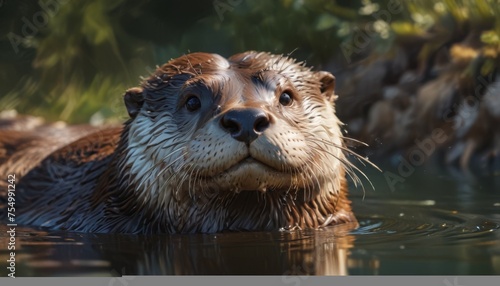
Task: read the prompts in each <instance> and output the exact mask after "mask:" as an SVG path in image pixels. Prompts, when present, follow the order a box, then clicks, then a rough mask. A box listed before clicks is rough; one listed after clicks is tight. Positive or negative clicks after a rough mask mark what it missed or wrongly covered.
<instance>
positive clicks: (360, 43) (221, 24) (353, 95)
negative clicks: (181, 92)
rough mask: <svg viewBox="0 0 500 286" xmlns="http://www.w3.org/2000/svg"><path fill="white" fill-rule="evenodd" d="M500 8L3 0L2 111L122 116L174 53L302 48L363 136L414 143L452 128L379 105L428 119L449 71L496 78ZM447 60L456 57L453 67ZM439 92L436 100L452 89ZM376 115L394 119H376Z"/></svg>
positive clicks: (449, 2)
mask: <svg viewBox="0 0 500 286" xmlns="http://www.w3.org/2000/svg"><path fill="white" fill-rule="evenodd" d="M499 7H500V3H499V1H498V0H483V1H472V0H439V1H430V0H428V1H427V0H420V1H418V0H413V1H410V0H409V1H399V0H380V1H375V0H280V1H267V0H253V1H249V0H248V1H245V0H210V1H194V0H183V1H174V0H171V1H160V0H157V1H156V0H150V1H132V0H110V1H99V0H87V1H83V0H76V1H68V0H40V1H35V0H33V1H28V0H0V83H1V84H0V111H1V110H9V109H16V110H17V111H18V112H19V113H23V114H32V115H38V116H42V117H44V118H46V119H47V120H50V121H53V120H64V121H68V122H70V123H84V122H92V123H100V122H120V121H123V119H124V118H126V112H125V109H124V106H123V103H122V98H121V95H122V94H123V92H124V91H125V89H127V88H129V87H132V86H137V85H138V84H139V82H140V76H148V75H149V74H150V73H151V72H152V71H153V70H154V69H155V67H156V65H161V64H162V63H164V62H166V61H168V60H169V59H170V58H175V57H178V56H180V55H182V54H184V53H189V52H195V51H204V52H214V53H219V54H221V55H223V56H230V55H232V54H234V53H238V52H242V51H246V50H263V51H269V52H273V53H285V54H288V53H292V52H293V53H292V56H293V57H295V58H297V59H299V60H301V61H306V62H307V64H308V65H311V66H314V68H315V69H323V70H329V71H331V72H332V73H333V74H335V75H336V76H337V79H338V86H339V87H338V93H339V94H340V96H341V97H340V100H339V102H338V107H337V110H338V114H339V116H340V117H341V119H342V120H343V121H344V122H346V123H347V126H346V129H347V130H348V131H349V132H351V135H352V136H353V137H357V138H361V139H363V140H365V141H367V142H369V143H370V144H372V146H377V144H379V143H377V142H379V141H380V140H382V141H384V140H385V142H393V143H394V142H398V143H397V144H396V143H394V144H393V145H394V146H392V145H391V144H386V146H384V147H386V148H385V149H391V148H392V149H394V148H404V146H409V145H408V142H411V141H412V140H414V138H416V136H417V137H418V136H423V135H422V134H426V132H427V133H428V132H430V130H431V129H432V128H436V126H441V125H440V124H438V123H436V122H434V123H430V124H427V123H426V125H425V126H427V127H425V128H423V129H422V128H420V127H419V126H417V127H415V126H413V127H415V128H414V129H415V130H423V131H422V132H420V133H418V132H417V133H415V134H412V135H408V134H406V135H404V136H405V138H404V139H401V138H399V137H398V136H396V135H394V134H395V133H398V130H399V129H408V126H410V127H411V124H410V125H401V124H400V125H399V126H396V125H397V123H398V122H401V120H399V119H398V117H397V115H401V114H403V113H404V112H403V113H401V114H399V113H398V114H392V117H391V118H392V119H390V120H389V119H387V120H386V119H384V116H383V115H384V114H390V112H389V113H387V112H385V111H384V110H385V109H384V106H383V105H381V104H378V105H377V103H380V102H382V103H384V102H385V103H386V105H387V106H386V108H389V109H392V112H393V113H394V112H395V111H394V110H399V111H405V112H406V113H404V114H406V115H405V116H409V115H408V114H412V115H411V116H413V117H411V120H410V121H412V120H413V121H416V120H418V116H417V115H415V114H414V113H415V112H418V113H419V114H427V113H426V112H428V110H423V109H422V108H420V109H418V108H416V109H415V108H408V106H414V105H415V106H417V107H418V106H421V104H420V105H419V104H414V103H418V102H419V100H418V98H419V96H418V94H419V92H420V90H419V88H420V87H422V86H425V84H426V83H429V82H431V81H433V80H435V79H436V78H440V77H441V76H443V74H445V73H449V72H451V70H457V69H458V70H459V72H458V77H459V78H460V79H461V80H462V79H464V76H465V77H467V76H468V77H469V81H470V82H472V83H471V84H472V88H473V87H474V86H473V84H474V83H476V84H477V80H476V78H477V75H482V76H484V77H485V78H488V79H489V80H490V81H489V82H488V83H491V82H493V81H494V80H495V76H496V74H497V73H498V70H497V67H498V65H499V60H498V59H499V57H498V53H499V49H500V19H499V15H500V10H499V9H500V8H499ZM457 43H458V44H459V45H458V46H457ZM443 50H444V52H443ZM443 54H444V56H443ZM457 62H459V63H460V64H459V65H457V64H456V63H457ZM446 63H455V65H454V66H448V69H447V70H446V72H445V71H444V70H445V69H443V67H444V66H446ZM408 71H411V73H410V72H408ZM412 76H413V79H414V80H413V81H411V80H409V81H408V78H412ZM442 80H444V79H442ZM444 81H446V80H444ZM408 82H410V83H412V82H413V83H416V86H415V85H413V87H411V86H410V87H408V88H406V89H405V90H404V92H405V93H407V96H406V97H401V96H400V94H396V95H394V94H392V95H391V94H389V95H387V94H386V93H387V88H388V87H393V86H398V87H400V86H405V85H404V84H407V83H408ZM448 82H452V81H448ZM465 82H468V81H467V80H465ZM467 88H469V89H470V88H471V86H468V87H467V86H465V87H463V86H461V87H459V88H458V89H456V90H455V91H454V92H452V95H450V97H449V98H445V99H443V100H441V101H433V100H432V99H429V100H427V101H426V102H431V104H430V105H431V106H435V105H437V106H438V108H441V109H442V105H443V104H445V105H446V104H447V105H448V107H453V106H454V105H453V104H457V103H460V100H463V99H464V98H465V96H464V95H463V94H462V98H460V96H457V95H456V94H457V90H458V91H463V90H465V91H464V92H466V90H467ZM430 89H431V90H435V91H434V92H435V93H436V96H434V98H440V97H439V96H438V95H439V94H441V93H443V92H442V91H440V90H438V89H436V88H433V87H432V86H431V88H430ZM484 93H485V92H482V94H484ZM458 94H460V92H458ZM388 96H389V97H390V101H387V99H388ZM498 97H499V96H496V100H498ZM401 98H402V100H401ZM395 99H398V100H395ZM446 100H447V101H446ZM386 101H387V102H386ZM443 102H444V103H443ZM498 109H499V110H500V107H498ZM377 112H378V113H377ZM499 113H500V112H499ZM455 114H456V112H455V111H454V114H452V116H454V115H455ZM439 116H441V115H439ZM439 116H435V117H439ZM374 117H375V118H377V119H380V118H382V119H380V120H379V121H380V122H379V121H376V120H375V121H376V122H378V123H377V124H378V125H377V124H375V123H372V125H373V124H375V125H377V126H375V127H374V126H370V122H373V118H374ZM384 120H385V121H384ZM388 120H389V121H390V122H389V121H388ZM391 120H392V121H391ZM438 121H439V120H438ZM441 121H442V120H441ZM388 122H389V123H388ZM445 123H446V122H443V124H445ZM390 124H392V125H390ZM398 128H399V129H398ZM419 128H420V129H419ZM379 129H382V130H379ZM386 129H388V130H392V133H391V132H389V133H390V134H388V132H387V130H386ZM455 131H456V130H455ZM455 131H454V132H455ZM400 133H401V132H400ZM453 136H455V135H453ZM498 137H499V138H500V135H499V136H498ZM454 138H455V139H457V137H454ZM377 140H378V141H377ZM464 140H465V139H464ZM492 140H493V139H492ZM499 140H500V139H499ZM490 141H491V140H490ZM493 141H494V140H493ZM405 142H406V143H405ZM495 142H496V141H495ZM499 142H500V141H499ZM405 144H406V145H405ZM495 144H496V143H495ZM379 145H380V144H379ZM498 145H500V143H498ZM498 145H495V146H497V147H498ZM387 146H389V147H387ZM495 148H496V147H495ZM495 148H493V149H491V148H490V151H495V150H496V149H495ZM498 148H500V147H498ZM382 149H383V148H382ZM457 152H458V151H457Z"/></svg>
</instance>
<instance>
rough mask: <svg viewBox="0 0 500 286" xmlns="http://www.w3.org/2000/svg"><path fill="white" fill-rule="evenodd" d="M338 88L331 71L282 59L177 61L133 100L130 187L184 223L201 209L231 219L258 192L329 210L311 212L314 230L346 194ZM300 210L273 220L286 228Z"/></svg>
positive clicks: (197, 56) (129, 98)
mask: <svg viewBox="0 0 500 286" xmlns="http://www.w3.org/2000/svg"><path fill="white" fill-rule="evenodd" d="M334 87H335V78H334V77H333V76H332V75H331V74H330V73H328V72H314V71H311V70H310V68H307V67H305V66H303V65H302V64H301V63H297V62H295V60H293V59H290V58H288V57H284V56H280V55H272V54H268V53H257V52H246V53H242V54H237V55H234V56H232V57H230V58H229V59H225V58H223V57H221V56H219V55H216V54H207V53H193V54H188V55H184V56H181V57H179V58H177V59H173V60H171V61H169V62H168V63H166V64H165V65H163V66H162V67H160V68H158V69H157V70H156V72H155V73H154V74H153V75H152V76H151V77H150V78H148V79H147V80H145V81H144V83H143V84H142V86H141V87H140V88H133V89H130V90H128V91H127V93H126V94H125V103H126V106H127V110H128V113H129V115H130V117H131V120H130V121H129V122H128V123H127V126H126V130H127V135H126V141H127V143H126V144H127V146H126V148H125V150H124V151H123V152H125V153H126V156H124V157H123V158H124V159H123V160H122V162H121V169H122V171H123V172H124V175H126V176H125V177H126V178H128V181H127V182H125V184H127V185H128V186H129V187H130V188H133V189H134V195H137V196H139V197H140V201H141V202H142V203H143V204H145V205H149V206H154V207H153V209H154V210H155V211H164V212H167V213H168V214H167V216H169V215H170V216H177V219H179V217H182V214H181V213H182V212H188V213H189V212H191V213H193V212H196V211H195V210H193V209H196V210H200V209H207V208H210V207H212V208H219V209H224V208H226V207H227V208H226V209H225V210H221V211H222V213H218V214H216V215H215V216H216V220H224V219H223V218H222V217H225V218H227V217H228V216H231V215H230V214H228V213H230V212H234V211H229V210H228V209H229V208H230V205H231V204H232V201H234V200H235V198H236V197H237V196H238V195H240V194H243V193H248V192H253V193H257V194H258V195H255V196H262V197H265V198H267V199H264V201H265V200H273V198H275V199H276V200H281V203H283V202H286V203H285V204H292V205H297V206H298V205H300V204H316V207H317V208H324V209H326V210H322V211H321V214H315V215H311V214H308V217H309V219H311V217H316V219H311V220H315V222H313V223H309V224H312V225H310V226H317V225H319V224H322V223H325V222H326V221H327V216H328V215H332V214H333V213H334V212H336V211H338V210H334V209H328V208H329V207H328V206H331V207H330V208H334V207H336V203H337V202H338V200H339V193H340V192H341V191H342V192H345V190H343V188H345V185H344V183H345V174H344V169H343V163H344V160H345V157H344V154H343V152H342V148H343V142H342V136H341V132H340V129H339V123H340V122H339V121H338V119H337V117H336V116H335V113H334V108H333V102H334V99H335V97H336V96H335V95H334ZM343 196H345V194H344V195H343ZM319 198H321V202H319V201H320V199H319ZM299 201H300V203H299ZM323 201H325V202H323ZM215 202H217V203H215ZM322 202H323V203H322ZM268 203H269V202H268ZM210 204H213V205H212V206H210ZM215 204H216V205H215ZM263 204H265V203H264V202H263ZM273 204H279V203H278V202H277V201H274V202H271V205H273ZM322 204H324V206H323V205H322ZM327 205H328V206H327ZM253 207H254V208H255V209H257V210H258V209H261V208H260V207H259V206H253ZM308 207H311V206H308ZM241 208H242V209H243V208H250V207H247V206H242V207H241ZM275 208H277V207H275ZM347 208H348V203H347ZM236 209H237V208H236ZM261 210H262V209H261ZM349 210H350V208H348V209H347V212H349ZM224 211H225V214H224ZM235 211H236V212H237V210H235ZM278 211H279V210H278ZM207 212H208V211H205V214H207ZM262 212H263V210H262ZM298 212H300V211H296V212H295V214H288V215H285V214H269V216H274V217H276V219H277V220H279V221H280V222H283V221H284V222H285V223H288V222H290V219H288V218H287V216H294V215H295V216H296V215H297V213H298ZM316 212H319V211H318V210H316ZM233 217H237V215H235V214H234V213H233ZM184 220H186V219H185V218H184ZM299 220H300V219H299ZM307 220H308V219H306V223H302V224H305V225H309V224H308V223H307ZM303 222H304V221H303ZM214 223H215V222H214ZM293 223H294V222H292V224H293ZM221 224H222V223H221ZM223 224H225V225H226V226H227V225H228V224H230V222H228V221H227V220H226V221H225V222H224V223H223ZM295 224H297V222H296V221H295ZM298 224H301V223H298Z"/></svg>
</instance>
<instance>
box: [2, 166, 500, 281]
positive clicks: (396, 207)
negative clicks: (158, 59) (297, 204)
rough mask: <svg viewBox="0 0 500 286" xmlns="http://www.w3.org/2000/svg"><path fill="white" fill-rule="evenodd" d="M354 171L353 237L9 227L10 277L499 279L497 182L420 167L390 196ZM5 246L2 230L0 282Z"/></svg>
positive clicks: (336, 230)
mask: <svg viewBox="0 0 500 286" xmlns="http://www.w3.org/2000/svg"><path fill="white" fill-rule="evenodd" d="M383 169H384V170H385V171H390V172H393V173H395V174H397V169H396V168H393V167H388V166H385V167H383ZM364 170H366V171H367V175H368V176H369V177H370V178H371V180H372V182H373V184H374V186H375V191H373V190H371V189H370V188H369V184H368V183H365V188H366V191H365V192H363V191H362V190H361V189H359V188H358V189H353V190H352V191H351V199H352V200H353V207H354V210H355V213H356V215H357V217H358V219H359V227H358V228H355V226H354V225H341V226H334V227H329V228H326V229H322V230H318V231H313V230H304V231H293V232H279V231H275V232H247V233H220V234H210V235H208V234H204V235H202V234H200V235H153V236H139V235H114V234H106V235H103V234H98V235H97V234H82V233H70V232H46V231H41V230H37V229H31V228H20V227H18V228H17V233H16V234H17V240H16V248H17V249H16V263H17V264H16V275H17V276H118V275H123V274H126V275H140V274H142V275H153V274H154V275H164V274H233V275H238V274H250V275H251V274H261V275H267V274H272V275H282V278H281V279H282V281H283V282H284V283H292V284H293V283H294V281H295V280H294V279H297V278H296V277H292V276H291V275H293V274H316V275H346V274H350V275H356V274H363V275H366V274H390V275H393V274H394V275H400V274H441V275H460V274H497V275H498V274H500V176H499V175H498V174H487V175H477V174H475V175H474V174H466V173H463V172H456V171H453V170H444V169H441V168H439V167H437V166H435V165H431V166H421V167H419V168H418V169H417V170H415V172H414V173H413V174H411V175H410V176H408V177H406V178H404V182H398V183H397V184H395V186H394V187H395V188H394V189H393V190H392V189H391V188H390V187H389V186H388V184H387V182H386V179H385V177H384V173H380V172H377V171H374V170H370V169H369V168H365V169H364ZM385 174H387V173H385ZM7 239H8V237H7V233H6V229H5V227H4V226H2V229H1V230H0V246H1V250H0V261H2V267H0V275H1V276H6V275H7V272H6V270H5V269H6V268H5V267H4V266H3V264H4V263H5V262H4V261H6V260H7V259H8V251H7V247H6V245H7V242H8V240H7Z"/></svg>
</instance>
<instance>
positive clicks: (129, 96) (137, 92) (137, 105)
mask: <svg viewBox="0 0 500 286" xmlns="http://www.w3.org/2000/svg"><path fill="white" fill-rule="evenodd" d="M142 92H143V89H142V88H141V87H133V88H130V89H128V90H127V91H126V92H125V94H124V95H123V100H124V101H125V106H126V107H127V111H128V115H129V116H130V117H131V118H135V117H136V116H137V114H138V113H139V111H140V110H141V107H142V105H143V104H144V95H143V94H142Z"/></svg>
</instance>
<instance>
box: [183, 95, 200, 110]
mask: <svg viewBox="0 0 500 286" xmlns="http://www.w3.org/2000/svg"><path fill="white" fill-rule="evenodd" d="M185 105H186V109H187V110H188V111H191V112H193V111H196V110H198V109H200V108H201V101H200V99H199V98H198V97H196V96H190V97H189V98H188V99H187V100H186V104H185Z"/></svg>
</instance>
